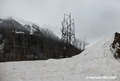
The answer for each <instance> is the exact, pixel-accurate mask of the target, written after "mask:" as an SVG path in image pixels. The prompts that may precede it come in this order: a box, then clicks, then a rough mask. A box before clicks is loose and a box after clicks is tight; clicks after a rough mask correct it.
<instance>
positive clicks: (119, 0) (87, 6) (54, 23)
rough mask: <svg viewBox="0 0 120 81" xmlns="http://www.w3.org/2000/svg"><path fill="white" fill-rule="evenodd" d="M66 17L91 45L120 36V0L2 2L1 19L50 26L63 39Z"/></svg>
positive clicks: (29, 0) (78, 33) (77, 35)
mask: <svg viewBox="0 0 120 81" xmlns="http://www.w3.org/2000/svg"><path fill="white" fill-rule="evenodd" d="M64 13H66V14H67V13H71V14H72V18H74V19H75V27H76V37H77V38H83V37H86V38H87V41H88V42H90V43H94V42H96V41H97V40H99V39H101V38H102V37H104V36H106V35H108V34H113V33H114V32H116V31H117V32H120V0H0V16H7V17H13V18H14V17H17V18H21V19H23V20H27V21H31V22H34V23H36V24H38V25H39V26H40V27H44V26H45V24H46V25H47V27H49V28H50V29H51V30H52V31H53V32H54V33H55V34H57V35H58V36H59V37H60V28H61V21H62V19H63V15H64Z"/></svg>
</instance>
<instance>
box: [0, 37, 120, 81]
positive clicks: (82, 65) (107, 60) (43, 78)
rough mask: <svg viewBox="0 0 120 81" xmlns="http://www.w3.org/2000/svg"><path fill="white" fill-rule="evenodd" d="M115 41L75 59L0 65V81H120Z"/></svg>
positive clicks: (100, 43) (107, 42) (104, 42)
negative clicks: (113, 45)
mask: <svg viewBox="0 0 120 81" xmlns="http://www.w3.org/2000/svg"><path fill="white" fill-rule="evenodd" d="M113 39H114V35H112V36H108V37H106V38H105V39H103V40H101V41H99V42H98V43H96V44H95V45H93V46H92V47H90V48H88V49H86V51H84V52H83V53H81V54H79V55H77V56H74V57H72V58H67V59H62V60H59V59H58V60H53V59H50V60H47V61H27V62H26V61H22V62H6V63H0V81H120V62H119V61H118V60H116V59H115V58H114V57H113V55H112V53H111V51H110V45H111V43H112V42H113ZM98 78H99V79H98Z"/></svg>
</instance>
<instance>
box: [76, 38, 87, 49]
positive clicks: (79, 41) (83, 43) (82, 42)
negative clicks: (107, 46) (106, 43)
mask: <svg viewBox="0 0 120 81" xmlns="http://www.w3.org/2000/svg"><path fill="white" fill-rule="evenodd" d="M88 44H89V43H88V42H87V41H86V38H85V37H84V39H76V44H75V47H77V48H78V49H80V50H85V48H86V46H87V45H88Z"/></svg>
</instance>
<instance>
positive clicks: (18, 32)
mask: <svg viewBox="0 0 120 81" xmlns="http://www.w3.org/2000/svg"><path fill="white" fill-rule="evenodd" d="M15 33H16V34H25V32H23V31H15Z"/></svg>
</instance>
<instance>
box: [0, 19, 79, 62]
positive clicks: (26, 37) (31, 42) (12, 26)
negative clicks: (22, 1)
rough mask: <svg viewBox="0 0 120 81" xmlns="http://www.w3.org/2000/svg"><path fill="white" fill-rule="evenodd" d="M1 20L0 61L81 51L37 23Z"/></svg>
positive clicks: (70, 54) (43, 57)
mask: <svg viewBox="0 0 120 81" xmlns="http://www.w3.org/2000/svg"><path fill="white" fill-rule="evenodd" d="M0 22H1V23H0V46H1V49H0V61H16V60H18V61H21V60H44V59H49V58H55V59H56V58H61V57H71V56H73V55H76V54H79V53H80V51H79V50H78V49H77V48H75V47H74V46H72V45H68V44H65V43H63V42H62V41H61V40H60V39H59V38H58V37H57V36H56V35H55V34H54V33H52V32H51V31H49V30H46V29H40V28H39V26H37V25H35V24H33V25H32V26H30V25H24V26H23V25H21V24H20V23H19V22H17V21H16V20H14V19H0ZM2 46H3V47H2ZM64 46H65V47H66V50H64V51H63V48H64Z"/></svg>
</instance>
